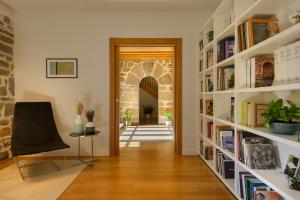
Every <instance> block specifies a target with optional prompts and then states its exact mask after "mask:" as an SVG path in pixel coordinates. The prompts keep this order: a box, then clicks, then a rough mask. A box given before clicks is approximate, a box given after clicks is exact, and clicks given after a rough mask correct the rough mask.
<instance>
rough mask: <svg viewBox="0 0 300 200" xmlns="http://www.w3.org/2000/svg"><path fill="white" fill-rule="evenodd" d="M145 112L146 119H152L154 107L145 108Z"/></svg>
mask: <svg viewBox="0 0 300 200" xmlns="http://www.w3.org/2000/svg"><path fill="white" fill-rule="evenodd" d="M143 110H144V114H145V117H146V119H150V118H151V114H152V112H153V107H151V106H143Z"/></svg>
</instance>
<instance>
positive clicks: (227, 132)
mask: <svg viewBox="0 0 300 200" xmlns="http://www.w3.org/2000/svg"><path fill="white" fill-rule="evenodd" d="M218 135H219V136H220V138H219V140H220V141H221V145H220V146H221V148H224V149H226V150H228V151H230V152H232V153H233V152H234V129H232V128H223V129H220V130H219V133H218Z"/></svg>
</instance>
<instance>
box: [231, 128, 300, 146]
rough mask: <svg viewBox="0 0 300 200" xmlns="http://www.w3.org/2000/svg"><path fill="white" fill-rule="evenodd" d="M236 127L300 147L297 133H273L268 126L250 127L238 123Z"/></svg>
mask: <svg viewBox="0 0 300 200" xmlns="http://www.w3.org/2000/svg"><path fill="white" fill-rule="evenodd" d="M236 127H237V128H238V129H241V130H244V131H248V132H251V133H255V134H256V135H260V136H262V137H265V138H268V139H270V140H273V141H277V142H280V143H283V144H286V145H289V146H291V147H294V148H297V149H300V143H299V142H298V136H297V135H278V134H274V133H271V132H270V131H269V129H268V128H257V127H248V126H243V125H240V124H237V125H236Z"/></svg>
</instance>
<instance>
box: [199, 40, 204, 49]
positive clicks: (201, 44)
mask: <svg viewBox="0 0 300 200" xmlns="http://www.w3.org/2000/svg"><path fill="white" fill-rule="evenodd" d="M203 48H204V45H203V40H200V42H199V50H200V51H202V50H203Z"/></svg>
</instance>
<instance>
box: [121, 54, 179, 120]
mask: <svg viewBox="0 0 300 200" xmlns="http://www.w3.org/2000/svg"><path fill="white" fill-rule="evenodd" d="M173 66H174V60H173V59H149V60H134V61H132V60H121V61H120V116H123V113H124V112H125V111H126V110H130V111H132V123H133V124H138V123H139V108H140V105H139V83H140V81H141V80H142V79H143V78H145V77H147V76H152V77H153V78H155V79H156V81H157V82H158V122H159V124H163V123H164V121H165V112H166V111H173V86H172V85H173V68H174V67H173Z"/></svg>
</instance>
